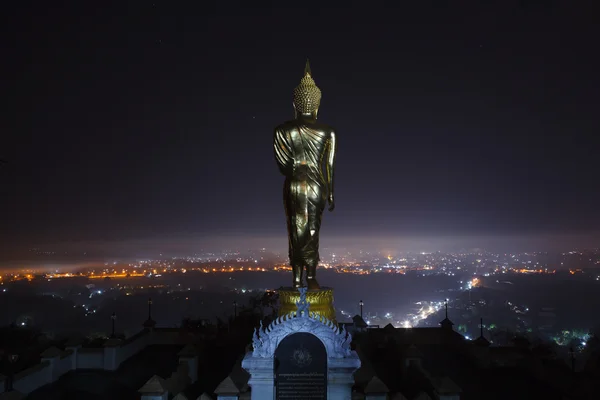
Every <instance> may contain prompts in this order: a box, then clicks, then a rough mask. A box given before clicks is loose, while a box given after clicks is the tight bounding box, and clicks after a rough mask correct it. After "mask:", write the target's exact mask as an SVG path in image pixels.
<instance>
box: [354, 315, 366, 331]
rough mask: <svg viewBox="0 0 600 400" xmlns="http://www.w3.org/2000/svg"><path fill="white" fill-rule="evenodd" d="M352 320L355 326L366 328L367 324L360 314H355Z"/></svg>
mask: <svg viewBox="0 0 600 400" xmlns="http://www.w3.org/2000/svg"><path fill="white" fill-rule="evenodd" d="M352 322H354V325H355V326H356V327H357V328H366V327H367V326H369V325H368V324H367V323H366V322H365V320H364V319H362V317H361V316H360V315H358V314H357V315H355V316H354V317H352Z"/></svg>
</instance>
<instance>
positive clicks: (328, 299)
mask: <svg viewBox="0 0 600 400" xmlns="http://www.w3.org/2000/svg"><path fill="white" fill-rule="evenodd" d="M278 292H279V313H278V315H279V316H283V315H286V314H289V313H291V312H294V311H296V309H297V308H298V307H297V306H296V302H297V301H299V300H300V292H298V289H296V288H292V287H282V288H280V289H279V290H278ZM306 301H308V302H309V303H310V311H311V312H314V313H316V314H318V315H322V316H324V317H325V318H327V319H329V320H331V321H333V322H334V323H337V322H336V319H335V308H333V289H332V288H328V287H322V288H321V289H312V290H309V291H307V292H306Z"/></svg>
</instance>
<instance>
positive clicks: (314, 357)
mask: <svg viewBox="0 0 600 400" xmlns="http://www.w3.org/2000/svg"><path fill="white" fill-rule="evenodd" d="M275 386H276V393H277V396H276V398H277V400H279V399H281V400H306V399H315V400H317V399H319V400H325V399H326V398H327V350H326V349H325V346H324V345H323V343H322V342H321V340H320V339H319V338H318V337H316V336H315V335H313V334H312V333H306V332H298V333H293V334H291V335H289V336H286V337H285V339H283V340H282V341H281V343H279V346H277V349H276V350H275Z"/></svg>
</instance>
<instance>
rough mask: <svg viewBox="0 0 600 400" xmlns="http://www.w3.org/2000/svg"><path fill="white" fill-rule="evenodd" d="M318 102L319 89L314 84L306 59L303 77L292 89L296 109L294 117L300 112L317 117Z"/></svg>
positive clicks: (319, 96)
mask: <svg viewBox="0 0 600 400" xmlns="http://www.w3.org/2000/svg"><path fill="white" fill-rule="evenodd" d="M320 103H321V90H320V89H319V88H318V87H317V85H316V84H315V81H314V80H313V78H312V76H311V73H310V65H309V63H308V60H306V67H305V68H304V77H303V78H302V80H301V81H300V84H299V85H298V86H296V88H295V89H294V110H295V111H296V117H298V114H301V115H304V116H309V115H310V116H312V117H313V118H317V113H318V112H319V104H320Z"/></svg>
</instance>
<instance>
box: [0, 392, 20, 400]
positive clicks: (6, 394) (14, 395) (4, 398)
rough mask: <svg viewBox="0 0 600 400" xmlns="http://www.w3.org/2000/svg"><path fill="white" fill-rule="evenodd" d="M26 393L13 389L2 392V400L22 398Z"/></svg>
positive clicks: (18, 399) (0, 397)
mask: <svg viewBox="0 0 600 400" xmlns="http://www.w3.org/2000/svg"><path fill="white" fill-rule="evenodd" d="M24 398H25V395H24V394H23V393H21V392H19V391H18V390H11V391H10V392H4V393H0V400H22V399H24Z"/></svg>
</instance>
